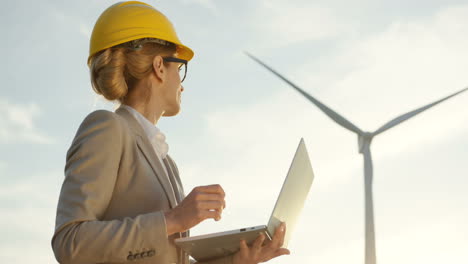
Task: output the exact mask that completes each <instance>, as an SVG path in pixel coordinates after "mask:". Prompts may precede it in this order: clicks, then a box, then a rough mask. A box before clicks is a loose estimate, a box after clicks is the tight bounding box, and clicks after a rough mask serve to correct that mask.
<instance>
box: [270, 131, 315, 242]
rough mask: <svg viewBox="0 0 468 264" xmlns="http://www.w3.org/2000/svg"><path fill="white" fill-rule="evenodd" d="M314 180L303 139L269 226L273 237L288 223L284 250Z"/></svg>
mask: <svg viewBox="0 0 468 264" xmlns="http://www.w3.org/2000/svg"><path fill="white" fill-rule="evenodd" d="M313 180H314V173H313V171H312V166H311V165H310V160H309V155H308V154H307V149H306V146H305V144H304V139H303V138H301V141H300V142H299V146H298V147H297V150H296V154H295V155H294V159H293V161H292V163H291V166H290V167H289V171H288V174H287V176H286V179H285V180H284V183H283V187H282V188H281V192H280V195H279V196H278V200H276V204H275V207H274V209H273V213H272V214H271V217H270V221H269V222H268V226H267V227H268V233H269V234H270V235H271V236H273V235H274V233H275V229H276V227H277V226H279V224H280V222H285V223H286V236H285V238H284V244H283V247H284V248H287V246H288V242H289V239H290V237H291V233H292V232H293V231H294V227H295V226H296V223H297V220H298V218H299V215H300V214H301V211H302V208H303V207H304V202H305V200H306V197H307V194H308V193H309V189H310V186H311V185H312V181H313Z"/></svg>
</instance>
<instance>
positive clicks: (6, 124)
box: [0, 98, 55, 144]
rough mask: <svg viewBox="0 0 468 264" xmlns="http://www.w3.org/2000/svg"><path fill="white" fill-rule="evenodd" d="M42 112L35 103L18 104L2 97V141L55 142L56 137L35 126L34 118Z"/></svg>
mask: <svg viewBox="0 0 468 264" xmlns="http://www.w3.org/2000/svg"><path fill="white" fill-rule="evenodd" d="M41 113H42V112H41V109H40V108H39V106H38V105H37V104H35V103H28V104H16V103H10V102H8V101H7V100H5V99H1V98H0V122H1V123H2V126H1V127H0V143H3V144H6V143H18V142H28V143H37V144H52V143H54V142H55V141H54V139H52V138H50V137H48V136H47V135H43V134H42V133H41V132H39V131H38V130H37V129H36V128H35V125H34V119H35V118H36V117H38V116H40V115H41Z"/></svg>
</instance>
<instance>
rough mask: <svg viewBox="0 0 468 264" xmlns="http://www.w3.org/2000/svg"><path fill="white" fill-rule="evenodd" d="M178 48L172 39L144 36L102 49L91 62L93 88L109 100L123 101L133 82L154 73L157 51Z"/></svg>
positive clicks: (165, 52)
mask: <svg viewBox="0 0 468 264" xmlns="http://www.w3.org/2000/svg"><path fill="white" fill-rule="evenodd" d="M176 50H177V47H176V45H175V44H173V43H171V42H167V41H163V40H159V39H151V38H143V39H138V40H133V41H129V42H125V43H122V44H119V45H117V46H114V47H110V48H107V49H105V50H103V51H100V52H98V53H97V54H96V55H94V56H93V57H92V58H91V59H90V62H89V64H88V66H89V70H90V75H91V84H92V87H93V90H94V91H95V92H96V93H97V94H99V95H102V96H104V98H106V99H107V100H109V101H114V100H118V101H119V102H120V103H122V102H123V101H124V100H125V97H126V96H127V95H128V93H129V91H131V89H132V88H133V87H134V85H135V84H136V83H137V82H138V81H139V80H141V79H143V78H145V77H146V76H148V75H149V74H150V73H151V71H152V69H153V59H154V57H155V56H156V55H163V56H167V55H173V54H175V53H176ZM146 92H147V93H148V92H149V91H146ZM147 95H148V96H145V97H146V99H147V101H148V100H149V97H150V94H147Z"/></svg>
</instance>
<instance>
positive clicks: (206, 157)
mask: <svg viewBox="0 0 468 264" xmlns="http://www.w3.org/2000/svg"><path fill="white" fill-rule="evenodd" d="M113 3H115V1H102V0H100V1H87V0H86V1H85V0H83V1H58V0H55V1H52V0H44V1H21V0H20V1H8V2H7V1H4V2H2V8H1V9H0V29H1V33H2V36H3V37H2V41H1V42H0V50H2V51H3V58H4V59H3V61H2V63H1V64H0V67H1V68H0V73H1V79H2V80H3V85H2V86H1V88H0V89H1V90H0V91H1V92H0V124H1V125H0V177H1V180H2V185H1V186H0V207H1V212H2V213H1V215H2V217H1V218H0V226H1V229H0V232H1V236H0V256H2V261H4V262H5V263H44V264H45V263H56V261H55V258H54V255H53V252H52V249H51V245H50V240H51V238H52V235H53V230H54V225H55V213H56V207H57V202H58V196H59V192H60V188H61V184H62V182H63V179H64V166H65V154H66V152H67V150H68V148H69V147H70V144H71V142H72V140H73V137H74V136H75V133H76V131H77V129H78V127H79V125H80V123H81V122H82V121H83V119H84V117H85V116H86V115H88V114H89V113H91V112H92V111H94V110H97V109H107V110H109V111H113V110H114V109H115V108H116V107H117V106H116V105H115V104H113V103H112V102H107V101H105V99H103V98H102V97H100V96H97V95H96V94H95V93H94V92H93V90H92V88H91V84H90V80H89V72H88V68H87V65H86V59H87V56H88V48H89V38H90V35H91V32H92V28H93V26H94V23H95V21H96V19H97V17H98V16H99V14H100V13H101V12H102V11H103V10H104V9H105V8H107V7H108V6H110V5H111V4H113ZM147 3H150V4H152V5H153V6H154V7H155V8H157V9H158V10H160V11H161V12H163V13H164V14H166V16H167V17H168V18H169V19H170V20H171V21H172V23H173V24H174V26H175V28H176V31H177V34H178V36H179V38H180V39H181V41H182V42H183V43H184V44H186V45H187V46H189V47H191V48H192V49H193V50H194V51H195V57H194V58H193V60H191V61H190V63H189V64H188V73H187V78H186V80H185V81H184V92H183V93H182V108H181V112H180V113H179V114H178V115H177V116H174V117H165V118H162V119H161V120H160V121H159V122H158V124H157V126H158V127H159V128H160V129H161V130H162V132H163V133H164V134H165V135H166V137H167V142H168V144H169V154H170V155H171V157H173V159H174V160H175V161H176V163H177V166H178V168H179V171H180V174H181V175H180V176H181V178H182V181H183V184H184V188H185V190H186V192H187V193H188V192H189V191H191V190H192V189H193V188H194V187H195V186H200V185H208V184H215V183H216V184H221V186H222V187H223V188H224V190H225V192H226V203H227V207H226V209H225V211H224V213H223V218H222V220H221V221H219V222H215V221H213V220H207V221H205V222H203V223H201V224H200V225H198V226H196V227H195V228H193V229H192V231H191V234H192V235H198V234H205V233H211V232H218V231H226V230H231V229H236V228H242V227H249V226H256V225H262V224H266V223H267V222H268V219H269V216H270V214H271V211H272V209H273V206H274V203H275V200H276V197H277V195H278V193H279V191H280V188H281V185H282V183H283V180H284V177H285V176H286V173H287V170H288V168H289V164H290V162H291V160H292V157H293V155H294V152H295V150H296V147H297V144H298V143H299V140H300V138H301V137H303V138H304V140H305V143H306V146H307V149H308V153H309V156H310V159H311V163H312V167H313V170H314V174H315V179H314V183H313V185H312V187H311V190H310V193H309V196H308V198H307V200H306V203H305V206H304V209H303V212H302V215H301V217H300V219H299V222H298V225H297V227H296V230H295V232H294V233H293V235H292V239H291V241H290V243H289V249H290V251H291V255H289V256H282V257H279V258H276V259H274V260H271V261H269V262H268V263H321V264H322V263H323V264H334V263H343V262H346V263H349V264H354V263H363V262H364V181H363V180H364V179H363V158H362V156H361V155H360V154H359V152H358V144H357V137H356V135H355V134H353V133H351V132H349V131H347V130H345V129H343V128H342V127H340V126H338V125H337V124H336V123H334V122H333V121H332V120H331V119H329V118H328V117H326V116H325V115H324V114H323V113H322V112H321V111H320V110H319V109H318V108H316V107H315V106H314V105H312V104H311V103H310V102H308V101H307V100H306V99H305V98H303V97H302V96H301V95H300V94H299V93H297V92H296V91H295V90H293V89H292V88H291V87H289V86H288V85H287V84H286V83H284V82H283V81H281V80H280V79H278V78H277V77H276V76H274V75H273V74H271V73H270V72H268V71H267V70H265V69H264V68H262V67H261V66H260V65H258V64H256V63H255V62H254V61H252V60H251V59H250V58H248V57H247V56H246V55H245V54H244V51H248V52H250V53H252V54H254V55H255V56H257V57H258V58H260V59H261V60H263V61H264V62H265V63H267V64H268V65H270V66H271V67H273V68H275V69H276V70H278V71H279V72H280V73H282V74H283V75H284V76H286V77H288V78H289V79H290V80H292V81H293V82H295V83H296V84H297V85H299V86H300V87H301V88H303V89H304V90H305V91H307V92H308V93H310V94H311V95H313V96H315V97H316V98H317V99H319V100H321V101H322V102H323V103H324V104H326V105H327V106H329V107H330V108H332V109H334V110H335V111H337V112H338V113H340V114H342V115H343V116H344V117H346V118H347V119H349V120H350V121H351V122H353V123H354V124H355V125H356V126H358V127H359V128H361V129H362V130H365V131H374V130H376V129H377V128H378V127H380V126H381V125H383V124H384V123H386V122H387V121H389V120H391V119H393V118H394V117H396V116H398V115H400V114H403V113H406V112H408V111H410V110H413V109H415V108H417V107H420V106H423V105H425V104H428V103H430V102H433V101H435V100H437V99H440V98H442V97H445V96H447V95H449V94H451V93H453V92H456V91H458V90H461V89H463V88H465V87H467V86H468V74H467V69H468V48H467V47H468V16H467V15H466V14H467V13H468V1H466V0H465V1H455V0H443V1H442V0H440V1H434V0H425V1H422V0H414V1H402V0H393V1H388V0H386V1H370V0H355V1H336V0H327V1H321V0H320V1H310V0H309V1H302V0H294V1H279V0H271V1H267V0H251V1H246V0H239V1H215V0H171V1H154V0H153V1H149V0H148V1H147ZM467 105H468V92H466V93H463V94H460V95H458V96H456V97H454V98H452V99H450V100H448V101H446V102H444V103H442V104H440V105H437V106H436V107H434V108H431V109H430V110H428V111H425V112H423V113H421V114H420V115H418V116H416V117H415V118H412V119H410V120H408V121H406V122H405V123H403V124H400V125H399V126H396V127H394V128H392V129H391V130H388V131H386V132H384V133H383V134H380V135H378V136H377V137H376V138H374V139H373V142H372V146H371V151H372V155H373V161H374V185H373V190H374V212H375V232H376V252H377V262H378V263H381V264H386V263H387V264H390V263H401V264H404V263H427V264H432V263H468V225H467V224H466V223H468V192H466V187H467V186H468V177H467V176H468V161H467V158H468V108H467V107H466V106H467ZM25 252H26V254H25Z"/></svg>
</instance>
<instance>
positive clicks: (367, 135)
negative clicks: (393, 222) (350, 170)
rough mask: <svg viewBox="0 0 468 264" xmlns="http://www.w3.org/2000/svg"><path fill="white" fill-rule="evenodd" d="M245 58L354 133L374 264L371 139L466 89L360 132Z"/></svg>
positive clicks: (369, 263)
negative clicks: (361, 169) (362, 159)
mask: <svg viewBox="0 0 468 264" xmlns="http://www.w3.org/2000/svg"><path fill="white" fill-rule="evenodd" d="M245 53H246V55H247V56H249V57H250V58H252V59H253V60H255V61H256V62H257V63H259V64H260V65H262V66H263V67H265V68H266V69H268V70H269V71H271V72H272V73H273V74H275V75H276V76H278V77H279V78H281V79H282V80H283V81H285V82H286V83H288V84H289V85H290V86H292V87H293V88H294V89H295V90H296V91H298V92H299V93H300V94H302V95H303V96H304V97H305V98H307V99H309V101H311V102H312V103H313V104H314V105H315V106H317V107H318V108H319V109H320V110H322V112H324V113H325V114H326V115H327V116H328V117H330V118H331V119H332V120H333V121H335V122H336V123H338V124H339V125H340V126H342V127H344V128H346V129H348V130H351V131H352V132H354V133H356V134H357V136H358V147H359V153H361V154H363V155H364V196H365V228H366V229H365V230H366V231H365V264H376V254H375V232H374V204H373V198H372V180H373V167H372V157H371V151H370V145H371V142H372V139H373V138H374V137H375V136H377V135H378V134H380V133H382V132H384V131H386V130H388V129H390V128H392V127H394V126H396V125H398V124H400V123H402V122H404V121H406V120H408V119H410V118H412V117H413V116H415V115H417V114H419V113H421V112H423V111H425V110H427V109H429V108H431V107H433V106H435V105H437V104H439V103H441V102H443V101H445V100H447V99H449V98H451V97H453V96H456V95H458V94H460V93H462V92H464V91H466V90H468V87H466V88H464V89H462V90H460V91H458V92H456V93H453V94H451V95H449V96H447V97H444V98H442V99H440V100H437V101H435V102H433V103H430V104H428V105H426V106H423V107H420V108H418V109H416V110H413V111H410V112H408V113H406V114H403V115H400V116H398V117H396V118H394V119H392V120H390V121H389V122H387V123H386V124H384V125H383V126H381V127H380V128H379V129H377V130H376V131H374V132H367V131H362V130H361V129H359V128H358V127H357V126H355V125H354V124H353V123H351V122H350V121H348V120H347V119H345V118H344V117H343V116H341V115H339V114H338V113H337V112H335V111H333V110H332V109H330V108H328V107H327V106H325V105H324V104H322V103H321V102H320V101H318V100H317V99H315V98H314V97H312V96H311V95H310V94H308V93H306V92H305V91H304V90H302V89H301V88H299V87H298V86H297V85H295V84H294V83H292V82H291V81H289V80H288V79H286V78H285V77H283V76H282V75H281V74H279V73H278V72H276V71H275V70H273V69H272V68H270V67H269V66H267V65H266V64H265V63H263V62H262V61H260V60H259V59H257V58H256V57H254V56H253V55H251V54H249V53H247V52H245Z"/></svg>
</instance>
